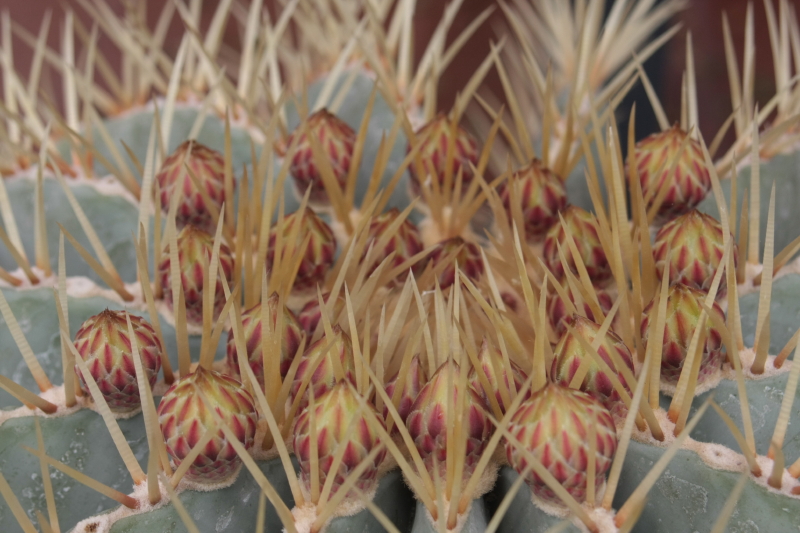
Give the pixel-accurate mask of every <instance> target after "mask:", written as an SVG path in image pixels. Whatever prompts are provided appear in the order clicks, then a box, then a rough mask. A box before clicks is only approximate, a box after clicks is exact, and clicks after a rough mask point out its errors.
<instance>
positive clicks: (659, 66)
mask: <svg viewBox="0 0 800 533" xmlns="http://www.w3.org/2000/svg"><path fill="white" fill-rule="evenodd" d="M124 1H125V0H107V3H108V4H109V5H110V6H111V7H112V8H113V9H114V10H116V11H117V12H121V11H122V5H123V2H124ZM128 1H137V0H128ZM142 1H144V0H142ZM147 1H148V6H149V8H150V9H149V11H148V18H150V19H152V20H151V23H153V22H154V19H155V18H156V16H157V13H158V12H159V11H160V9H161V6H162V5H163V1H164V0H147ZM565 1H566V0H565ZM267 3H270V2H267ZM493 3H494V1H493V0H466V1H465V2H464V5H463V7H462V9H461V11H460V13H459V15H458V18H457V19H456V22H455V24H454V28H453V31H452V32H451V35H452V34H456V33H457V32H459V31H460V30H461V29H463V28H464V27H465V26H466V25H467V24H468V23H469V22H470V21H471V20H472V19H473V18H474V17H475V16H477V15H478V13H480V12H481V11H482V10H483V9H485V8H486V7H487V6H489V5H492V4H493ZM611 3H612V1H611V0H608V1H607V4H611ZM790 3H792V5H795V4H796V2H794V1H792V2H790ZM216 4H217V0H205V6H206V9H205V13H206V14H207V16H208V18H210V16H211V14H212V13H213V10H214V7H215V6H216ZM754 4H755V5H754V12H755V22H756V43H757V48H756V50H757V57H756V98H757V100H758V101H759V102H761V103H762V104H763V103H764V102H766V101H767V100H768V99H769V98H770V97H771V96H772V95H773V94H774V90H775V88H774V79H773V75H772V56H771V52H770V47H769V39H768V33H767V24H766V17H765V15H764V8H763V5H762V4H761V2H755V3H754ZM444 5H445V2H442V1H439V0H419V1H418V7H417V11H416V14H415V23H416V31H417V38H418V40H419V41H420V45H418V46H417V47H416V49H417V51H418V53H419V52H421V50H422V44H423V43H426V42H427V40H428V38H429V36H430V34H431V32H432V31H433V29H434V27H435V25H436V23H437V22H438V20H439V19H440V16H441V13H442V11H443V9H444ZM64 6H73V7H74V9H75V11H76V13H78V15H79V16H80V18H81V19H83V20H84V21H86V22H87V23H89V20H90V18H89V17H88V16H87V15H86V13H85V12H84V11H83V10H82V8H80V7H79V6H78V5H77V3H76V1H75V0H0V7H1V8H2V9H5V10H8V12H9V13H10V15H11V18H12V20H13V22H14V23H15V24H19V25H22V26H24V27H25V28H27V29H28V30H29V31H31V32H33V33H36V32H38V30H39V24H40V23H41V18H42V15H43V13H44V12H45V10H47V9H52V10H53V11H54V17H53V24H52V26H51V31H50V33H51V35H50V41H51V45H53V46H57V45H58V39H59V33H60V15H61V13H62V12H63V9H64ZM746 8H747V0H695V1H694V2H692V3H691V5H690V6H689V7H688V8H687V9H686V10H685V11H683V12H682V13H681V14H680V15H679V16H677V17H676V20H674V21H672V23H675V22H681V23H682V24H683V27H684V28H686V29H689V30H691V31H692V35H693V39H694V44H695V61H696V69H697V81H698V92H699V94H698V98H699V101H700V103H701V105H700V109H699V111H700V124H701V128H702V130H703V132H704V133H705V135H706V136H713V135H714V134H715V133H716V131H717V129H718V128H719V126H720V125H721V124H722V123H723V122H724V120H725V119H726V118H727V116H728V114H729V113H730V112H731V104H730V92H729V89H728V77H727V76H728V74H727V69H726V66H725V56H724V48H723V40H722V24H721V13H722V11H723V9H724V10H726V11H727V13H728V17H729V20H730V22H731V27H732V31H733V36H734V39H735V42H736V46H737V51H738V53H739V55H740V56H741V54H742V50H743V47H744V45H743V42H744V20H745V12H746ZM499 17H500V15H499V13H497V12H495V14H494V15H493V17H492V18H491V19H490V21H489V22H487V23H485V24H484V26H483V27H482V28H481V30H480V31H479V33H478V34H477V35H476V36H475V37H473V39H472V40H471V41H470V43H469V44H468V45H467V46H466V47H465V49H464V50H463V51H462V52H461V54H460V56H459V58H458V59H457V60H456V61H455V62H454V63H453V65H452V66H451V67H450V69H449V71H448V72H447V73H446V75H445V76H444V77H443V79H442V81H441V84H440V87H439V92H440V100H439V101H440V105H441V106H442V107H444V108H446V107H449V106H450V105H451V104H452V102H453V99H454V95H455V93H456V92H457V91H458V90H459V89H460V88H461V87H462V86H463V85H464V84H465V83H466V80H467V79H468V78H469V76H470V74H471V73H472V72H473V70H474V68H475V66H476V65H477V63H478V62H479V61H480V59H482V58H483V57H485V56H486V54H487V53H488V51H489V42H490V40H491V39H495V38H496V34H495V30H494V26H495V25H494V24H493V21H497V20H498V19H499ZM173 29H174V31H172V32H171V33H170V35H169V36H168V37H167V41H166V44H165V47H166V48H167V51H169V52H171V53H174V52H175V50H176V49H177V47H178V44H179V42H180V36H181V28H180V23H179V22H178V21H177V20H176V21H174V25H173ZM226 41H228V42H229V43H231V44H232V45H235V43H237V42H238V35H237V33H236V29H235V27H234V26H233V25H230V27H229V29H228V33H227V35H226ZM104 44H105V45H108V44H109V43H108V41H107V40H105V41H104V42H101V47H102V48H101V49H103V50H104V51H106V53H108V52H107V51H108V50H113V46H103V45H104ZM14 55H15V63H16V65H17V69H18V70H20V71H22V72H23V73H26V69H27V65H28V63H29V62H30V58H31V50H30V49H29V48H28V47H27V46H25V45H24V44H23V43H22V42H20V41H18V40H16V39H15V40H14ZM684 57H685V33H684V32H681V33H679V34H678V36H677V37H676V38H673V39H672V41H670V42H669V43H668V44H667V46H666V47H665V48H664V49H663V50H662V51H661V52H659V53H658V54H657V55H656V56H654V57H653V58H652V59H651V60H650V61H649V62H648V65H647V68H648V73H649V75H650V76H651V78H652V80H653V83H654V85H655V86H656V90H657V91H658V93H659V95H660V97H661V99H662V101H663V103H664V106H665V108H666V112H667V115H668V117H670V118H671V119H672V118H677V117H679V116H680V98H681V97H680V82H681V73H682V71H683V68H684ZM47 82H48V81H47V79H45V80H44V83H47ZM489 83H490V84H492V85H494V86H495V87H497V80H496V79H490V80H489ZM497 92H498V93H500V91H499V88H498V91H497ZM56 94H57V93H56ZM634 100H636V101H638V102H639V104H638V106H637V108H638V109H639V119H638V120H637V133H638V134H639V136H643V135H645V134H647V133H649V132H651V131H653V130H655V129H656V128H657V125H656V124H655V122H654V120H653V117H652V113H651V112H650V111H649V104H648V103H647V100H646V97H645V95H644V92H643V91H642V90H641V89H640V88H639V89H637V90H635V91H634V92H633V94H632V95H631V97H630V98H629V99H628V101H627V102H626V103H625V104H624V105H623V106H622V108H621V110H620V115H623V114H627V109H628V108H629V106H630V102H632V101H634Z"/></svg>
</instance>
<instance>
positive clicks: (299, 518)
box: [283, 481, 379, 533]
mask: <svg viewBox="0 0 800 533" xmlns="http://www.w3.org/2000/svg"><path fill="white" fill-rule="evenodd" d="M378 483H379V481H376V482H375V483H374V484H373V486H372V487H370V488H369V489H368V490H366V491H364V496H365V497H366V498H367V499H368V500H369V501H372V500H373V499H375V493H376V492H377V491H378ZM300 491H301V492H302V493H303V498H305V499H306V502H310V501H311V494H310V493H309V492H308V489H307V487H306V486H305V485H304V484H303V483H301V484H300ZM366 508H367V505H366V503H364V501H363V500H360V499H351V498H345V499H344V500H343V501H342V503H340V504H339V505H338V507H336V510H335V511H333V514H331V516H330V517H329V518H328V520H327V521H326V522H325V524H324V525H323V526H322V530H324V529H325V527H326V526H327V525H328V524H329V523H330V521H331V520H333V519H334V518H338V517H340V516H353V515H355V514H357V513H360V512H361V511H363V510H364V509H366ZM292 516H293V517H294V525H295V529H297V533H311V526H313V525H314V521H315V520H316V519H317V507H316V505H314V504H311V503H306V504H305V505H303V506H302V507H295V508H294V509H292ZM283 531H284V533H285V532H286V529H283Z"/></svg>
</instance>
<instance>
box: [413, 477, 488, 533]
mask: <svg viewBox="0 0 800 533" xmlns="http://www.w3.org/2000/svg"><path fill="white" fill-rule="evenodd" d="M499 470H500V465H499V464H498V463H495V462H494V461H490V462H489V464H488V465H486V469H485V470H484V471H483V473H481V476H480V479H479V480H478V484H477V486H476V487H475V491H474V492H473V493H472V494H471V495H469V497H468V500H469V502H470V503H469V504H468V505H467V508H466V510H465V511H464V513H463V514H457V515H456V526H455V527H454V528H452V529H447V533H460V532H461V530H462V529H464V525H465V524H466V523H467V518H468V517H469V512H470V510H471V509H472V501H473V500H476V499H478V498H480V497H482V496H483V495H484V494H486V493H487V492H489V491H490V490H492V487H494V484H495V482H496V481H497V473H498V472H499ZM431 474H433V472H431ZM403 480H404V481H405V483H406V485H408V486H409V487H410V486H411V484H410V483H409V482H408V478H407V477H406V474H405V472H403ZM468 481H469V478H467V479H465V480H464V483H463V485H462V487H461V488H462V490H463V489H464V488H465V485H466V484H467V482H468ZM444 483H445V481H444V480H441V484H442V485H444ZM442 501H443V502H444V509H443V510H442V511H441V512H440V513H439V514H440V515H443V516H447V515H448V514H449V513H450V500H448V499H447V497H446V495H443V497H442ZM434 502H435V503H437V505H438V499H437V498H436V497H434ZM421 508H422V509H424V510H425V517H426V518H427V519H428V522H429V523H431V524H433V525H434V526H435V525H436V521H435V520H434V519H433V515H431V511H430V509H428V508H427V507H425V506H424V505H423V506H421Z"/></svg>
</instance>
